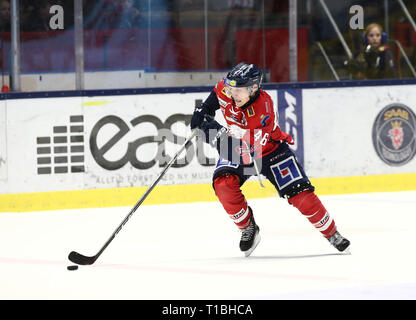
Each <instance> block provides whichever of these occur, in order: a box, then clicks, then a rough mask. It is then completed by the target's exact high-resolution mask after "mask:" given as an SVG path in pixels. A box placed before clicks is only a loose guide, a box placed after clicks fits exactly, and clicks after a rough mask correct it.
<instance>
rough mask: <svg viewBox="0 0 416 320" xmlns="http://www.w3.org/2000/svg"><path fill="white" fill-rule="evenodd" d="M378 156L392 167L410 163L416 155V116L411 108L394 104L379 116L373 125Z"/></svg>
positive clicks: (374, 143) (374, 142)
mask: <svg viewBox="0 0 416 320" xmlns="http://www.w3.org/2000/svg"><path fill="white" fill-rule="evenodd" d="M373 145H374V148H375V149H376V152H377V155H378V156H379V157H380V159H381V160H383V161H384V162H385V163H387V164H388V165H391V166H402V165H404V164H406V163H408V162H409V161H410V160H412V158H413V157H414V155H415V153H416V115H415V113H414V112H413V111H412V109H410V108H409V107H407V106H405V105H403V104H400V103H394V104H390V105H388V106H387V107H385V108H384V109H383V110H381V111H380V113H379V114H378V115H377V118H376V120H375V121H374V124H373Z"/></svg>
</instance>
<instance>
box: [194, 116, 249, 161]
mask: <svg viewBox="0 0 416 320" xmlns="http://www.w3.org/2000/svg"><path fill="white" fill-rule="evenodd" d="M201 131H202V132H203V139H204V141H205V142H206V143H208V144H209V145H211V146H212V147H214V148H215V149H217V151H218V154H219V156H220V157H221V158H223V159H225V160H228V161H231V162H232V163H234V164H240V163H243V159H242V154H241V150H242V147H241V146H242V141H241V140H239V139H236V138H234V137H232V136H229V135H228V129H227V128H226V127H223V126H222V125H220V124H219V123H218V122H217V121H215V120H214V119H213V118H212V117H210V116H208V115H206V116H205V121H204V122H202V124H201Z"/></svg>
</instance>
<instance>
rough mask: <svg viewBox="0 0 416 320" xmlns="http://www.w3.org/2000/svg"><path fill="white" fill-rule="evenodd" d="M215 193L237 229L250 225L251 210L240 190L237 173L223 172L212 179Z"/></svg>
mask: <svg viewBox="0 0 416 320" xmlns="http://www.w3.org/2000/svg"><path fill="white" fill-rule="evenodd" d="M214 189H215V194H216V195H217V197H218V199H219V200H220V202H221V204H222V206H223V207H224V209H225V211H226V212H227V213H228V216H229V217H230V218H231V219H232V220H233V222H234V223H235V224H236V226H237V227H238V228H239V229H245V228H247V227H248V226H249V225H250V220H251V215H252V213H251V211H250V210H249V208H248V205H247V201H246V199H245V197H244V195H243V193H242V192H241V189H240V182H239V179H238V176H237V175H234V174H224V175H221V176H219V177H218V178H216V179H215V180H214Z"/></svg>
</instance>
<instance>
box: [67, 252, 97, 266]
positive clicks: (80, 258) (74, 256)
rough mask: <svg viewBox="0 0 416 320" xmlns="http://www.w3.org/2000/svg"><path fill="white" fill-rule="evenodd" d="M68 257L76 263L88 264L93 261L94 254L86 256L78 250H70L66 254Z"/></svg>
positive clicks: (94, 258)
mask: <svg viewBox="0 0 416 320" xmlns="http://www.w3.org/2000/svg"><path fill="white" fill-rule="evenodd" d="M68 259H69V260H70V261H72V262H73V263H76V264H80V265H89V264H93V263H94V262H95V260H96V257H95V256H92V257H87V256H84V255H82V254H80V253H78V252H75V251H72V252H71V253H70V254H69V256H68Z"/></svg>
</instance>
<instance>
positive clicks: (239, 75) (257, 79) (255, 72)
mask: <svg viewBox="0 0 416 320" xmlns="http://www.w3.org/2000/svg"><path fill="white" fill-rule="evenodd" d="M262 80H263V74H262V72H261V71H260V69H259V68H258V67H257V66H255V65H254V64H248V63H246V62H240V63H239V64H237V65H236V66H235V67H234V68H232V69H231V71H230V72H228V74H227V77H226V78H225V79H224V81H225V84H226V85H228V86H230V87H251V86H253V85H254V84H257V85H258V86H259V88H260V85H261V82H262Z"/></svg>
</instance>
